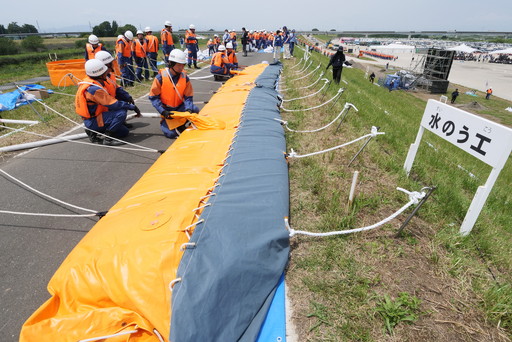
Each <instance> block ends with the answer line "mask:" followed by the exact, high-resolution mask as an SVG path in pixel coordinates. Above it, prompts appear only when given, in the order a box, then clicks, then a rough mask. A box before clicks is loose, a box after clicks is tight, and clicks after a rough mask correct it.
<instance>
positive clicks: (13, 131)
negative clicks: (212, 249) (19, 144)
mask: <svg viewBox="0 0 512 342" xmlns="http://www.w3.org/2000/svg"><path fill="white" fill-rule="evenodd" d="M34 125H37V124H30V125H28V126H23V127H21V128H16V129H14V130H12V131H11V132H9V133H6V134H3V135H2V136H0V138H5V137H8V136H9V135H12V134H16V133H18V132H22V131H24V130H26V129H27V128H29V127H32V126H34ZM0 127H1V128H7V126H0Z"/></svg>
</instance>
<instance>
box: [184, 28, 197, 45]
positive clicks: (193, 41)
mask: <svg viewBox="0 0 512 342" xmlns="http://www.w3.org/2000/svg"><path fill="white" fill-rule="evenodd" d="M191 38H194V39H191ZM195 38H196V34H195V33H192V31H190V30H187V32H186V33H185V43H186V44H195V43H196V42H197V39H195ZM189 39H190V42H189Z"/></svg>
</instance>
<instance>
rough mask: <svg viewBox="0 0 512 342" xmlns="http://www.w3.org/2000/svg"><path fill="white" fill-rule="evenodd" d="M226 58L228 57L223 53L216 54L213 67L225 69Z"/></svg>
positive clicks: (212, 63) (213, 58)
mask: <svg viewBox="0 0 512 342" xmlns="http://www.w3.org/2000/svg"><path fill="white" fill-rule="evenodd" d="M225 58H226V55H225V54H224V52H223V51H219V52H216V53H215V54H214V55H213V57H212V62H211V65H215V66H218V67H223V66H224V64H225V62H224V59H225Z"/></svg>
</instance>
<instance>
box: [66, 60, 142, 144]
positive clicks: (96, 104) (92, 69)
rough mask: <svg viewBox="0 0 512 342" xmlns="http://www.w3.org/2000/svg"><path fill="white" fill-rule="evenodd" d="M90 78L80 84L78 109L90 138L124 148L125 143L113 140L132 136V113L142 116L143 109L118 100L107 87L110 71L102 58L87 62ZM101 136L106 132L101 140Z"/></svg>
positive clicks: (77, 98)
mask: <svg viewBox="0 0 512 342" xmlns="http://www.w3.org/2000/svg"><path fill="white" fill-rule="evenodd" d="M85 73H86V77H85V78H84V80H83V81H82V82H80V83H79V84H78V91H77V93H76V96H75V110H76V113H77V114H78V115H80V116H81V117H82V119H83V121H84V126H85V128H86V132H87V135H88V136H89V139H90V141H91V142H93V143H97V144H103V145H110V146H115V145H122V144H123V142H120V141H117V140H114V139H112V138H114V137H115V138H124V137H126V136H127V135H128V128H126V127H125V126H124V125H123V123H124V122H125V121H126V114H127V111H128V110H133V111H135V112H136V113H137V116H140V115H141V114H140V110H139V109H138V108H137V106H135V105H134V104H132V103H128V102H126V101H122V100H118V99H117V98H116V97H114V96H112V95H110V94H109V92H108V90H107V89H106V88H105V83H106V78H107V74H108V68H107V67H106V66H105V64H103V62H102V61H100V60H98V59H90V60H88V61H87V62H85ZM98 133H104V138H103V139H102V138H100V137H99V136H98Z"/></svg>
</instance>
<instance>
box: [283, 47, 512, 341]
mask: <svg viewBox="0 0 512 342" xmlns="http://www.w3.org/2000/svg"><path fill="white" fill-rule="evenodd" d="M301 53H302V51H300V50H298V51H297V55H298V57H297V59H296V60H292V61H285V66H284V71H283V75H284V82H283V85H282V87H283V88H289V90H287V91H286V92H285V94H284V96H285V98H296V97H299V96H302V95H305V94H308V93H312V92H315V91H316V90H313V89H311V88H309V89H308V90H301V89H299V88H300V87H301V86H305V85H309V84H311V83H312V82H313V81H314V80H316V78H317V77H318V73H315V74H314V75H312V76H310V77H309V78H306V79H302V80H297V81H294V80H293V79H295V78H299V77H301V76H302V75H305V74H306V73H308V71H304V72H302V73H297V70H299V69H300V68H296V69H291V67H292V66H293V65H294V64H295V63H297V62H298V60H299V58H300V57H301ZM312 58H314V60H315V61H316V62H321V63H323V68H325V66H326V65H327V62H328V60H327V57H324V56H321V55H319V54H317V53H314V54H313V57H312ZM316 64H317V63H313V65H312V66H311V67H310V70H313V68H314V67H316ZM329 78H331V77H330V75H329ZM343 79H344V80H346V81H347V82H348V84H344V83H341V86H342V87H344V88H345V92H344V94H343V96H342V97H341V99H340V101H338V103H337V104H336V105H335V106H334V108H333V107H332V106H330V105H328V106H325V107H322V108H320V109H317V110H314V111H299V112H294V113H287V112H283V116H284V119H285V120H287V121H289V125H290V126H291V127H292V128H294V129H302V130H305V129H315V128H318V127H321V126H323V125H325V124H326V123H328V122H330V121H331V120H332V119H333V118H334V117H335V116H336V115H337V114H338V113H339V112H340V111H341V110H342V107H343V105H344V103H345V102H350V103H353V104H354V105H355V106H356V107H357V108H358V109H359V112H357V113H356V112H355V111H351V112H349V114H348V115H347V118H346V120H345V122H344V123H343V124H342V125H341V127H340V129H339V131H338V132H336V131H335V130H336V126H337V123H336V124H335V125H333V126H331V127H330V128H328V129H327V130H325V131H322V132H319V133H308V134H299V133H291V132H287V144H288V149H290V148H293V149H294V150H295V151H296V152H297V153H299V154H305V153H308V152H312V151H317V150H322V149H325V148H327V147H332V146H336V145H339V144H341V143H344V142H348V141H351V140H353V139H355V138H357V137H360V136H362V135H365V134H367V133H369V132H370V128H371V126H379V127H380V131H382V132H386V135H381V136H378V137H377V138H376V139H374V140H373V141H371V142H370V144H369V145H368V146H367V148H366V149H365V151H364V152H363V153H362V154H361V155H360V156H359V158H358V159H357V160H356V161H355V162H354V163H353V164H352V166H351V167H348V166H347V164H348V162H349V161H350V159H351V158H352V156H354V154H355V153H356V152H357V151H358V149H359V148H360V146H361V145H362V143H359V144H355V145H351V146H349V147H347V148H345V149H341V150H337V151H335V152H329V153H326V154H323V155H319V156H313V157H309V158H303V159H292V160H290V184H291V220H292V221H291V225H292V227H293V228H295V229H301V230H308V231H316V232H325V231H335V230H343V229H348V228H357V227H363V226H367V225H370V224H373V223H375V222H378V221H380V220H381V219H383V218H386V217H388V216H389V215H391V214H392V213H393V212H395V211H396V210H398V208H400V207H402V206H403V205H404V204H405V203H407V202H408V200H409V199H408V198H407V196H406V195H405V194H403V193H401V192H398V191H396V190H395V188H396V187H397V186H399V187H402V188H405V189H408V190H416V191H419V190H420V189H421V188H422V187H424V186H436V187H437V190H436V191H435V192H434V193H433V195H432V196H431V197H430V198H429V200H428V201H427V202H426V203H425V205H424V206H423V207H422V208H421V210H420V211H419V213H418V215H417V216H416V217H415V218H414V219H413V220H412V221H411V222H410V223H409V226H408V227H407V228H406V230H405V232H404V233H405V234H404V235H403V237H400V238H396V237H395V233H396V232H397V229H398V227H399V226H400V223H401V222H403V220H404V219H405V217H406V215H405V214H403V215H402V216H401V217H399V218H398V219H395V220H393V221H391V222H390V223H389V224H386V225H384V226H383V227H381V228H378V229H376V230H372V231H369V232H364V233H357V234H351V235H344V236H338V237H330V238H309V237H303V236H296V237H293V238H292V252H291V260H290V265H289V269H288V271H287V283H288V286H289V291H290V295H291V298H292V303H293V309H294V320H295V322H296V325H297V327H298V330H299V336H300V341H420V340H424V341H509V339H510V337H511V336H512V249H511V248H510V246H511V243H512V226H511V225H510V219H511V210H510V203H511V202H512V194H511V192H510V189H509V187H510V184H511V183H512V172H511V171H512V165H511V162H510V160H509V161H508V162H507V164H506V166H505V168H504V170H503V171H502V172H501V175H500V177H499V178H498V181H497V182H496V185H495V187H494V189H493V191H492V192H491V195H490V196H489V198H488V200H487V203H486V205H485V207H484V209H483V210H482V213H481V215H480V218H479V219H478V221H477V223H476V226H475V227H474V229H473V232H472V233H471V234H470V235H469V236H467V237H461V236H460V235H459V233H458V231H459V227H460V225H461V223H462V220H463V219H464V216H465V214H466V211H467V209H468V207H469V205H470V203H471V200H472V198H473V196H474V194H475V191H476V190H477V188H478V186H480V185H483V184H484V183H485V180H486V179H487V176H488V175H489V172H490V167H489V166H487V165H485V164H484V163H482V162H480V161H479V160H477V159H475V158H473V157H471V156H470V155H469V154H466V153H465V152H463V151H461V150H459V149H458V148H456V147H455V146H453V145H451V144H449V143H447V142H445V141H444V140H442V139H441V138H438V137H437V136H435V135H434V134H431V133H430V132H426V134H425V135H424V137H423V142H422V144H421V146H420V149H419V151H418V154H417V157H416V160H415V163H414V166H413V169H412V172H411V176H410V177H409V178H407V177H406V176H405V174H404V171H403V164H404V161H405V157H406V154H407V151H408V149H409V146H410V144H411V143H413V142H414V140H415V137H416V134H417V131H418V128H419V123H420V121H421V117H422V115H423V112H424V109H425V106H426V102H425V100H423V99H420V98H418V97H417V96H414V95H413V94H411V93H407V92H404V91H393V92H391V93H390V92H389V91H388V90H387V89H385V88H382V87H378V86H376V85H373V84H371V83H369V82H368V80H367V79H365V77H364V71H362V70H359V69H355V68H354V69H346V68H345V69H344V70H343ZM318 87H320V86H318ZM318 87H317V89H318ZM336 91H337V87H335V86H334V85H331V86H330V88H329V90H328V93H327V94H326V95H325V97H324V98H322V96H314V97H311V98H307V99H305V100H302V101H293V102H287V103H285V104H284V105H285V107H286V108H291V109H298V108H307V107H310V106H314V105H318V104H320V103H322V102H323V101H325V100H327V99H329V98H330V97H332V96H333V95H334V93H335V92H336ZM436 97H437V96H436ZM468 98H469V97H468ZM459 100H460V101H459ZM470 100H472V99H466V97H465V95H462V96H461V97H460V98H459V99H458V102H459V103H461V104H462V103H463V102H464V101H468V103H469V101H470ZM473 101H474V100H473ZM482 101H485V100H482ZM491 101H496V102H498V101H501V100H499V99H496V98H494V99H493V100H491ZM508 105H510V104H508ZM508 105H507V103H506V102H505V101H501V102H500V104H499V106H501V108H505V107H507V106H508ZM497 106H498V105H497ZM486 107H487V108H488V110H489V114H491V113H494V108H492V106H491V105H490V102H489V103H486ZM427 142H428V143H429V144H431V145H432V147H429V145H428V144H427ZM434 148H435V149H434ZM459 165H460V166H461V167H463V168H464V169H465V170H468V171H469V172H471V173H472V174H474V175H475V177H474V178H473V177H471V176H470V175H469V174H468V172H467V171H465V170H462V169H460V168H459V167H458V166H459ZM355 170H358V171H359V172H360V177H359V184H358V190H357V197H356V200H355V203H354V206H353V207H352V208H349V207H348V205H347V199H348V195H349V189H350V183H351V180H352V173H353V171H355ZM411 211H412V209H409V210H408V211H407V212H406V214H407V213H410V212H411ZM494 277H495V278H494ZM405 323H409V324H405Z"/></svg>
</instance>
